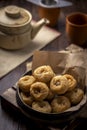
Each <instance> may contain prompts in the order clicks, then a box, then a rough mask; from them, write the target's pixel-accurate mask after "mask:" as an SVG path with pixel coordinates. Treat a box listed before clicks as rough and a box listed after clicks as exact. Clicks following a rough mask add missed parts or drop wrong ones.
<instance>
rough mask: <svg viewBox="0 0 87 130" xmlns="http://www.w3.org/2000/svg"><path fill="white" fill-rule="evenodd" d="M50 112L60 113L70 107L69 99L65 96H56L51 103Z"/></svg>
mask: <svg viewBox="0 0 87 130" xmlns="http://www.w3.org/2000/svg"><path fill="white" fill-rule="evenodd" d="M51 107H52V112H53V113H61V112H64V111H65V110H67V109H68V108H70V107H71V103H70V101H69V99H68V98H67V97H65V96H58V97H56V98H54V99H53V100H52V102H51Z"/></svg>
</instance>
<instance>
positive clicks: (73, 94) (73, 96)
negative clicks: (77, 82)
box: [66, 88, 84, 105]
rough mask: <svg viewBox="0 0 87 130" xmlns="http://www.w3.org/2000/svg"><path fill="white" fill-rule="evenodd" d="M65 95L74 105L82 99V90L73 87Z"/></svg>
mask: <svg viewBox="0 0 87 130" xmlns="http://www.w3.org/2000/svg"><path fill="white" fill-rule="evenodd" d="M66 96H67V97H68V98H69V100H70V102H71V104H72V105H76V104H78V103H79V102H80V101H81V100H82V98H83V96H84V91H83V90H82V89H80V88H75V89H73V90H72V91H70V92H67V93H66Z"/></svg>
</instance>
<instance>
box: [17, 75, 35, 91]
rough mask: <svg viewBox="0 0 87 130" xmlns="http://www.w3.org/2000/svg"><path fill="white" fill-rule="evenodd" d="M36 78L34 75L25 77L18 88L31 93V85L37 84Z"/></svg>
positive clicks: (19, 82)
mask: <svg viewBox="0 0 87 130" xmlns="http://www.w3.org/2000/svg"><path fill="white" fill-rule="evenodd" d="M35 80H36V79H35V78H34V77H33V76H32V75H25V76H23V77H21V78H20V79H19V81H18V83H17V84H18V86H19V88H20V89H21V90H22V91H23V92H29V91H30V87H31V85H32V84H33V83H34V82H35Z"/></svg>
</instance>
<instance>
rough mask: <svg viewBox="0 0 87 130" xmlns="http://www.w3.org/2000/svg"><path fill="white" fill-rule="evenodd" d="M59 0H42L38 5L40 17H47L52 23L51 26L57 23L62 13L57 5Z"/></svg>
mask: <svg viewBox="0 0 87 130" xmlns="http://www.w3.org/2000/svg"><path fill="white" fill-rule="evenodd" d="M57 4H58V1H55V0H40V6H39V7H38V14H39V17H40V18H43V17H44V18H47V19H48V20H49V21H50V23H49V24H48V25H49V26H51V27H53V26H55V25H57V22H58V18H59V15H60V7H57Z"/></svg>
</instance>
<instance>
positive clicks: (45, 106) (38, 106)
mask: <svg viewBox="0 0 87 130" xmlns="http://www.w3.org/2000/svg"><path fill="white" fill-rule="evenodd" d="M32 108H33V109H34V110H37V111H39V112H44V113H50V112H51V110H52V109H51V106H50V104H49V103H48V102H47V101H41V102H33V103H32Z"/></svg>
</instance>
